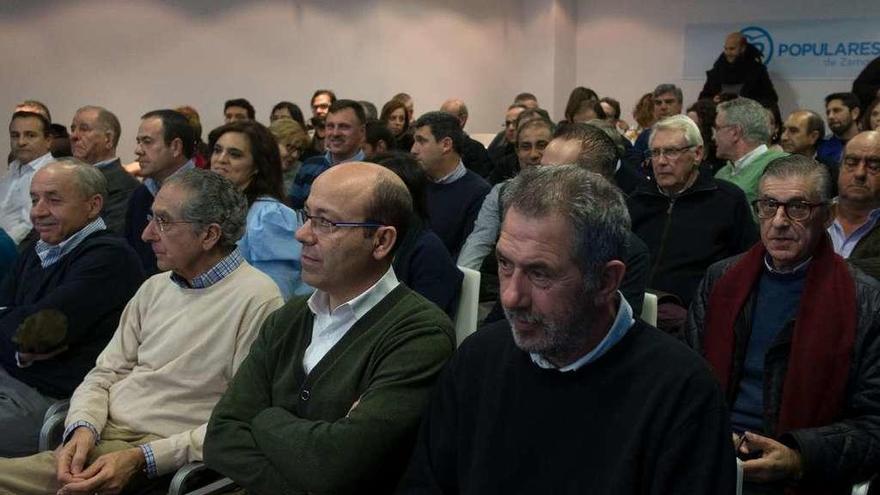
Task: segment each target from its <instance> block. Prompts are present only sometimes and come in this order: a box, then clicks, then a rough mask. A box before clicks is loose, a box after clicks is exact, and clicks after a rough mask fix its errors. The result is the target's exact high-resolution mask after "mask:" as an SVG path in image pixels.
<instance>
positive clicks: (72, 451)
mask: <svg viewBox="0 0 880 495" xmlns="http://www.w3.org/2000/svg"><path fill="white" fill-rule="evenodd" d="M94 446H95V435H94V434H92V431H91V430H90V429H88V428H86V427H84V426H80V427H79V428H77V429H76V430H74V431H73V434H72V435H70V439H69V440H68V441H67V443H66V444H64V445H61V446H59V447H58V448H57V449H55V459H56V473H55V474H56V476H57V477H58V483H59V484H61V485H64V484H67V483H70V482H71V481H73V480H74V479H75V478H77V477H78V476H79V475H80V473H81V472H82V470H83V468H84V467H85V465H86V459H87V458H88V455H89V452H91V451H92V448H94Z"/></svg>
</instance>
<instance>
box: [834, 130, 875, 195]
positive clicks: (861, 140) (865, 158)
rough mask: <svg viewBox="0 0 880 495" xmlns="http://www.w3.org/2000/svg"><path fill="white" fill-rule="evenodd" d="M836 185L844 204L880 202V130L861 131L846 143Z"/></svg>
mask: <svg viewBox="0 0 880 495" xmlns="http://www.w3.org/2000/svg"><path fill="white" fill-rule="evenodd" d="M837 189H838V191H839V194H840V201H841V206H842V207H844V208H845V207H849V206H859V207H861V208H864V209H868V208H870V209H873V208H877V207H878V206H880V131H865V132H861V133H859V134H856V136H855V137H854V138H852V139H850V140H849V142H848V143H846V149H845V150H844V152H843V162H842V163H841V164H840V175H839V176H838V179H837Z"/></svg>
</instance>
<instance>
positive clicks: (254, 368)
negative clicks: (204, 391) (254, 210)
mask: <svg viewBox="0 0 880 495" xmlns="http://www.w3.org/2000/svg"><path fill="white" fill-rule="evenodd" d="M302 215H303V218H304V219H305V220H306V222H305V223H304V224H303V226H302V227H301V228H300V229H299V230H298V231H297V233H296V238H297V239H298V240H299V241H300V242H302V244H303V250H302V258H301V259H302V277H303V280H304V281H305V282H306V283H308V284H309V285H310V286H312V287H314V288H315V289H316V291H315V293H314V294H312V295H311V296H310V297H309V298H308V299H306V298H304V297H301V298H294V299H292V300H290V301H289V302H288V304H287V305H285V307H284V308H282V309H281V310H279V311H277V312H276V313H275V314H274V315H272V317H270V318H269V319H268V320H267V321H266V323H265V325H263V328H262V330H261V332H260V336H259V337H258V338H257V340H256V342H254V345H253V347H252V349H251V353H250V355H249V356H248V358H247V359H246V360H245V362H244V363H243V364H242V366H241V369H239V371H238V374H237V375H236V377H235V380H234V381H233V382H232V384H231V385H230V389H229V391H228V392H227V393H226V395H224V397H223V399H221V401H220V402H219V403H218V404H217V407H216V408H215V409H214V413H213V416H212V418H211V421H210V423H209V425H208V431H207V436H206V439H205V461H206V462H207V464H208V466H210V467H211V468H212V469H214V470H217V471H219V472H221V473H223V474H224V475H226V476H229V477H230V478H232V479H233V480H234V481H236V482H237V483H239V484H240V485H241V486H242V487H243V488H244V489H245V490H247V492H248V493H254V494H269V493H300V492H302V493H305V492H312V493H354V492H361V493H391V492H392V491H393V490H394V487H395V486H396V485H397V482H398V479H399V477H400V475H401V473H402V471H403V469H404V467H405V465H406V461H407V459H408V457H409V455H410V453H411V449H412V445H413V442H414V441H415V434H416V430H417V426H418V424H419V420H420V417H421V414H422V411H423V409H424V407H425V404H426V401H427V396H428V391H429V390H430V387H431V386H432V384H433V382H434V380H435V378H436V377H437V375H438V373H439V372H440V369H441V368H442V367H443V365H444V363H445V362H446V360H447V359H448V358H449V356H450V355H451V354H452V351H453V350H454V347H455V338H454V336H453V331H452V325H451V322H450V321H449V319H448V318H447V316H446V315H445V314H444V313H443V311H442V310H440V309H439V308H438V307H437V306H435V305H434V304H432V303H430V302H428V301H427V300H425V299H423V298H422V297H420V296H418V295H416V294H415V293H414V292H412V291H411V290H410V289H409V288H407V287H405V286H404V285H402V284H400V283H399V282H398V280H397V277H396V276H395V274H394V270H393V268H391V262H392V258H393V255H394V251H395V248H396V247H397V245H398V242H399V241H400V240H401V239H403V238H404V236H405V235H406V229H407V227H408V222H409V218H411V216H412V199H411V197H410V195H409V192H408V190H407V189H406V186H405V185H404V184H403V181H402V180H400V179H399V178H398V177H397V176H396V175H395V174H394V173H393V172H391V171H390V170H388V169H386V168H384V167H381V166H379V165H375V164H368V163H346V164H341V165H337V166H335V167H333V168H331V169H329V170H328V171H326V172H324V173H323V174H321V175H320V176H319V177H318V178H317V179H316V180H315V182H314V185H313V187H312V192H311V194H310V195H309V199H308V201H307V202H306V207H305V210H304V211H303V213H302Z"/></svg>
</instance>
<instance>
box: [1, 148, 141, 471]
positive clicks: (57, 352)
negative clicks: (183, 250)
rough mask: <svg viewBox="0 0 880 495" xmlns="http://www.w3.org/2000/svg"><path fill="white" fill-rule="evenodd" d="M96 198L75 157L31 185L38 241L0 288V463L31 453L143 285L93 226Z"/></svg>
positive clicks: (126, 253) (94, 182)
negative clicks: (49, 413)
mask: <svg viewBox="0 0 880 495" xmlns="http://www.w3.org/2000/svg"><path fill="white" fill-rule="evenodd" d="M106 194H107V186H106V183H105V181H104V177H102V176H101V173H100V172H98V171H97V170H96V169H94V168H92V167H90V166H88V165H86V164H84V163H82V162H80V161H79V160H77V159H75V158H62V159H58V160H56V161H55V162H52V163H49V164H48V165H46V166H45V167H42V168H40V169H39V170H38V171H37V172H36V173H35V174H34V177H33V180H32V181H31V184H30V196H31V204H32V207H31V210H30V220H31V223H32V224H33V226H34V229H35V231H36V232H37V234H38V235H39V239H38V240H37V241H36V244H35V246H34V247H32V248H29V249H26V250H25V251H24V252H23V253H22V254H21V256H20V257H19V259H18V260H17V262H16V264H15V266H14V267H13V268H12V270H11V271H10V273H9V274H8V275H7V277H6V278H5V279H4V280H3V283H2V285H0V306H2V307H0V431H3V441H2V442H0V456H20V455H29V454H32V453H34V452H36V451H37V441H38V434H39V431H40V425H41V424H42V420H43V415H44V413H45V412H46V410H47V409H48V408H49V407H50V406H51V405H52V404H53V403H55V402H56V401H57V400H59V399H65V398H68V397H70V394H72V393H73V390H74V389H75V388H76V386H77V385H79V383H80V382H81V381H82V379H83V377H84V376H85V374H86V373H87V372H88V371H89V369H91V367H92V365H93V364H94V362H95V358H96V357H97V356H98V353H100V352H101V349H103V348H104V346H105V345H106V344H107V341H108V340H110V336H111V335H112V334H113V330H114V329H115V328H116V324H117V323H118V322H119V315H120V314H121V312H122V309H123V307H124V306H125V304H126V303H127V302H128V300H129V299H130V298H131V296H132V295H133V294H134V293H135V291H136V290H137V288H138V286H139V285H140V284H141V282H142V281H143V279H144V275H143V271H142V270H141V267H140V263H138V262H137V255H136V254H135V252H134V251H133V250H132V249H131V248H130V247H129V246H128V244H126V242H125V241H124V240H123V239H122V238H119V237H117V236H113V235H109V232H107V230H106V227H105V225H104V221H103V220H102V219H101V216H100V214H101V211H102V206H103V204H104V198H105V196H106ZM0 472H2V469H0Z"/></svg>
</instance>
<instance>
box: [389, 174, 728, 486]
mask: <svg viewBox="0 0 880 495" xmlns="http://www.w3.org/2000/svg"><path fill="white" fill-rule="evenodd" d="M502 204H503V205H504V207H505V213H504V222H503V226H502V229H501V237H500V239H499V240H498V245H497V257H498V276H499V279H500V282H501V283H500V285H501V302H502V304H503V306H504V310H505V314H506V316H507V321H501V322H498V323H495V324H492V325H489V326H487V327H485V328H483V329H481V330H480V331H479V332H476V333H474V334H473V335H471V336H470V337H469V338H468V339H467V340H466V341H465V342H464V343H463V344H462V346H461V347H460V348H459V351H458V352H457V353H456V354H455V356H454V357H453V359H452V361H450V364H449V366H447V368H446V370H445V371H444V373H443V375H442V377H441V378H440V382H439V383H438V387H437V389H436V390H435V393H434V396H433V398H432V401H431V405H430V407H429V409H428V413H427V417H426V419H425V421H424V422H423V424H422V430H421V434H420V438H419V442H418V444H417V446H416V451H415V454H414V457H413V459H412V461H411V463H410V468H409V471H408V473H407V475H406V477H405V478H404V480H403V482H402V485H401V492H403V493H441V492H442V493H514V492H516V493H615V494H629V493H641V494H648V493H651V494H661V493H662V494H675V493H688V494H691V493H713V494H732V493H733V492H734V489H735V484H736V483H735V479H734V478H735V472H736V468H735V461H734V458H733V453H732V452H730V450H731V448H730V433H729V430H728V428H729V426H728V421H727V418H726V415H725V412H724V409H725V405H724V399H723V397H722V395H721V390H720V389H719V388H718V385H717V384H716V383H715V380H714V379H713V377H712V376H711V373H710V372H709V369H708V368H707V366H706V365H705V363H704V362H702V361H701V360H700V359H699V358H698V357H697V356H696V355H695V354H693V353H691V352H688V350H687V349H685V348H684V346H683V345H681V344H680V343H678V342H676V341H675V340H674V339H673V338H672V337H670V336H668V335H665V334H662V333H661V332H660V331H658V330H657V329H655V328H653V327H650V326H648V325H646V324H645V323H643V322H641V321H636V320H634V319H633V314H632V310H631V308H630V305H629V303H628V302H627V301H626V299H625V298H624V297H623V296H622V295H621V294H620V292H619V291H618V286H619V285H620V281H621V279H622V278H623V274H624V272H625V270H626V266H625V265H624V263H623V262H622V261H621V260H622V259H624V255H625V252H626V248H625V244H626V238H627V232H628V230H629V216H628V215H627V211H626V206H625V204H624V201H623V197H622V195H621V194H620V192H619V191H618V190H617V188H615V187H614V186H612V185H611V184H610V183H609V182H608V181H606V180H605V179H603V178H602V177H601V176H599V175H598V174H594V173H591V172H587V171H586V170H583V169H582V168H580V167H578V166H574V165H560V166H556V167H531V168H528V169H526V170H524V171H523V172H521V173H520V175H519V176H517V178H515V179H513V180H512V181H511V182H510V185H509V186H508V187H507V188H506V189H505V191H504V195H503V201H502ZM725 451H727V452H725Z"/></svg>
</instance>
